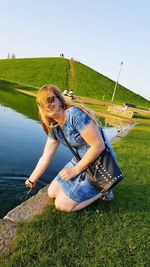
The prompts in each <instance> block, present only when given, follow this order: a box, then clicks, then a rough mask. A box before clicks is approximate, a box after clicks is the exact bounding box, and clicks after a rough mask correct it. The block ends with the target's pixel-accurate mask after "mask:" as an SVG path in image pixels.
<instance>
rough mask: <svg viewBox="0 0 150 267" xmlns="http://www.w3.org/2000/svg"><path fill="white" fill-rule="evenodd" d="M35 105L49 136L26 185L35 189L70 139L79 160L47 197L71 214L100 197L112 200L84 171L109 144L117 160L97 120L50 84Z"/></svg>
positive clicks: (62, 173) (58, 178)
mask: <svg viewBox="0 0 150 267" xmlns="http://www.w3.org/2000/svg"><path fill="white" fill-rule="evenodd" d="M71 91H72V90H71ZM36 102H37V105H38V109H39V118H40V120H41V123H42V126H43V128H44V130H45V132H46V133H47V135H48V137H47V142H46V145H45V148H44V151H43V155H42V156H41V157H40V159H39V161H38V163H37V165H36V167H35V169H34V170H33V172H32V174H31V175H30V177H29V178H28V179H27V180H26V182H25V184H26V186H27V187H30V188H33V187H35V185H36V182H37V180H38V179H39V178H40V177H41V175H42V174H43V173H44V172H45V171H46V169H47V168H48V166H49V164H50V163H51V162H52V160H53V158H54V155H55V152H56V150H57V149H58V146H59V145H60V144H64V142H65V141H64V140H65V139H67V142H68V143H70V146H71V147H72V149H73V150H75V151H74V152H76V154H78V157H79V159H80V160H77V159H76V157H73V158H72V159H71V160H70V161H69V162H68V163H67V164H66V165H65V166H64V167H63V169H62V170H61V171H60V172H59V173H58V174H57V176H56V177H55V178H54V180H53V181H52V182H51V183H50V185H49V188H48V195H49V197H50V198H52V199H54V203H55V207H56V208H57V209H58V210H60V211H67V212H72V211H78V210H81V209H83V208H85V207H87V206H89V205H90V204H91V203H93V202H94V201H95V200H97V199H99V198H100V199H102V200H104V201H111V200H113V197H114V196H113V192H112V190H109V191H107V192H106V193H105V194H102V193H101V192H100V190H99V189H98V188H96V187H95V186H94V185H93V184H92V183H91V182H90V181H89V180H88V174H87V173H86V172H85V170H86V169H87V168H88V167H89V166H90V164H92V163H93V162H95V160H96V159H97V158H99V156H100V155H101V153H102V152H103V151H104V150H105V148H106V147H105V146H106V144H107V147H108V148H109V151H110V153H112V157H113V158H114V160H116V156H115V154H114V152H113V149H112V147H111V145H110V143H109V141H108V139H107V138H106V137H105V138H104V136H105V135H104V132H103V130H102V128H101V127H100V125H99V123H98V121H97V120H96V118H95V117H94V116H93V115H92V114H91V112H89V111H88V109H87V108H86V107H83V106H82V107H81V106H80V105H77V104H75V103H70V102H69V101H67V100H66V99H65V98H64V96H63V94H62V93H61V91H60V90H59V89H58V88H57V87H56V86H54V85H51V84H49V85H44V86H42V87H41V89H40V90H39V91H38V93H37V98H36ZM62 133H63V135H62ZM64 137H65V139H64ZM66 146H67V144H66ZM62 157H63V155H62Z"/></svg>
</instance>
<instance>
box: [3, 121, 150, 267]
mask: <svg viewBox="0 0 150 267" xmlns="http://www.w3.org/2000/svg"><path fill="white" fill-rule="evenodd" d="M149 144H150V123H149V124H147V120H146V123H145V121H144V120H142V119H141V124H140V125H136V126H135V127H134V128H133V129H132V130H131V131H130V132H129V134H128V135H127V136H126V137H124V138H122V140H121V141H120V142H118V143H115V144H114V145H113V146H114V149H115V151H116V154H117V156H118V160H119V163H120V166H121V168H122V170H123V172H124V174H125V179H124V180H123V181H122V182H121V183H120V184H119V185H118V186H117V187H116V188H115V190H114V191H115V200H114V201H113V202H112V203H111V204H105V203H102V202H101V201H100V200H98V201H97V202H95V203H94V204H93V205H91V206H89V207H88V208H86V209H84V210H83V211H80V212H77V213H68V214H67V213H63V212H59V211H56V210H55V208H54V207H53V206H49V207H47V209H46V210H45V212H44V213H43V214H42V215H40V216H37V217H36V218H35V219H34V220H32V221H31V222H28V223H27V222H26V223H22V224H20V227H19V234H18V236H17V238H16V240H15V241H14V242H13V244H12V246H11V251H10V253H9V254H8V255H5V257H4V258H2V259H1V261H0V266H1V267H3V266H4V267H9V266H13V267H19V266H20V267H24V266H26V267H34V266H36V267H48V266H52V267H55V266H56V267H62V266H66V267H69V266H70V267H99V266H102V267H132V266H134V267H148V266H149V262H150V257H149V250H150V247H149V246H148V242H149V241H150V236H149V221H150V213H149V211H150V190H149V176H150V171H149V164H148V160H149V158H150V150H149V149H148V147H149Z"/></svg>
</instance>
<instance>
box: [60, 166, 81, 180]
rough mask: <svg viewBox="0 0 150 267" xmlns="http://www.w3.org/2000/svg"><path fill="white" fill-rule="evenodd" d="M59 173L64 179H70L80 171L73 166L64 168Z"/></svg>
mask: <svg viewBox="0 0 150 267" xmlns="http://www.w3.org/2000/svg"><path fill="white" fill-rule="evenodd" d="M59 175H60V177H61V178H62V179H63V180H70V179H72V178H73V177H75V176H77V175H78V173H77V170H76V169H75V167H72V168H66V169H63V170H62V171H60V172H59Z"/></svg>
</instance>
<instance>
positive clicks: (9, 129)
mask: <svg viewBox="0 0 150 267" xmlns="http://www.w3.org/2000/svg"><path fill="white" fill-rule="evenodd" d="M116 132H117V129H116V128H115V127H108V128H106V133H107V136H108V138H109V139H110V138H111V137H113V136H114V135H115V134H116ZM46 139H47V136H46V134H45V133H44V131H43V129H42V127H41V124H40V123H39V122H37V121H35V120H33V119H30V118H28V117H27V116H25V115H23V114H20V113H18V112H16V111H15V110H13V109H11V108H8V107H5V106H0V152H1V153H0V217H1V218H2V217H3V216H4V215H5V214H6V213H7V212H8V211H9V210H11V209H13V208H14V207H16V206H17V205H18V204H20V203H22V202H23V201H25V199H26V198H27V197H31V196H32V195H34V194H36V193H37V192H38V190H39V189H40V188H42V187H43V186H45V185H46V184H48V183H50V181H51V180H52V179H53V178H54V177H55V176H56V174H57V173H58V172H59V171H60V170H61V168H62V167H63V166H64V165H65V164H66V163H67V161H68V160H69V159H70V158H71V157H72V154H71V152H70V151H69V150H68V148H65V147H64V146H62V145H60V146H59V148H58V151H57V153H56V155H55V157H54V159H53V161H52V163H51V165H50V167H49V168H48V170H47V171H46V172H45V174H44V175H43V176H42V177H41V178H40V179H39V181H38V182H37V186H36V188H35V189H33V190H31V192H30V193H29V195H28V196H27V192H28V190H29V189H27V188H26V187H25V184H24V183H25V180H26V179H27V177H29V175H30V174H31V172H32V171H33V169H34V167H35V165H36V163H37V161H38V159H39V157H40V155H42V152H43V148H44V145H45V142H46ZM62 155H63V156H62Z"/></svg>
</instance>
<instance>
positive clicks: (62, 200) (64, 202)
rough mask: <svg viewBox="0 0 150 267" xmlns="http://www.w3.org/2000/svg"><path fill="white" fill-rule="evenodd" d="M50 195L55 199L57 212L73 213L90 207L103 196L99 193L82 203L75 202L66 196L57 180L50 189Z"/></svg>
mask: <svg viewBox="0 0 150 267" xmlns="http://www.w3.org/2000/svg"><path fill="white" fill-rule="evenodd" d="M48 195H49V197H50V198H55V207H56V209H57V210H60V211H66V212H71V211H78V210H81V209H83V208H85V207H87V206H89V205H90V204H91V203H93V202H94V201H95V200H97V199H98V198H100V197H101V195H102V194H101V193H99V194H98V195H96V196H94V197H92V198H90V199H88V200H86V201H83V202H80V203H79V202H75V201H73V200H72V199H70V198H69V197H68V196H66V195H65V194H64V192H63V191H62V189H61V186H60V185H59V183H58V182H57V180H55V179H54V180H53V181H52V183H51V184H50V186H49V188H48Z"/></svg>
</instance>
